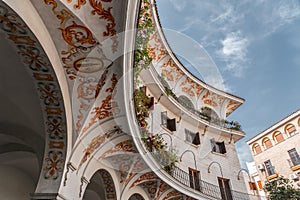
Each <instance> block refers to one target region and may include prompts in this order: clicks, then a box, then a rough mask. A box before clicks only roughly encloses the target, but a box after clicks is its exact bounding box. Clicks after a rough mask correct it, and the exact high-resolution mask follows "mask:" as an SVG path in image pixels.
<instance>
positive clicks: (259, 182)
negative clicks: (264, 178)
mask: <svg viewBox="0 0 300 200" xmlns="http://www.w3.org/2000/svg"><path fill="white" fill-rule="evenodd" d="M257 185H258V188H259V189H260V190H262V189H263V188H264V187H263V186H262V183H261V181H257Z"/></svg>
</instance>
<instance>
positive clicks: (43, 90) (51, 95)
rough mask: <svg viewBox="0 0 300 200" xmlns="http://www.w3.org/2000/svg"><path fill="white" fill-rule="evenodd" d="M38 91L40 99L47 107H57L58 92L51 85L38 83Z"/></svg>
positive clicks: (58, 100)
mask: <svg viewBox="0 0 300 200" xmlns="http://www.w3.org/2000/svg"><path fill="white" fill-rule="evenodd" d="M38 87H39V88H38V90H39V92H40V99H42V100H44V104H45V105H47V106H58V105H59V103H60V100H61V98H60V95H59V91H58V90H57V89H56V85H54V84H53V83H42V82H39V83H38Z"/></svg>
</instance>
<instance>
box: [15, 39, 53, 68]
mask: <svg viewBox="0 0 300 200" xmlns="http://www.w3.org/2000/svg"><path fill="white" fill-rule="evenodd" d="M17 47H18V49H19V52H18V53H19V54H20V55H21V56H22V58H23V63H24V64H26V65H28V66H29V67H30V69H32V70H34V71H41V72H49V63H48V62H47V61H46V58H45V55H42V54H41V52H40V50H39V49H38V48H36V47H34V46H23V45H18V46H17Z"/></svg>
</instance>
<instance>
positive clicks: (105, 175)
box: [83, 169, 118, 200]
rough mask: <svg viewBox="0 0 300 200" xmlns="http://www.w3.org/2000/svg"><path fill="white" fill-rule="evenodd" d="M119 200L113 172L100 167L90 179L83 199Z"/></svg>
mask: <svg viewBox="0 0 300 200" xmlns="http://www.w3.org/2000/svg"><path fill="white" fill-rule="evenodd" d="M109 199H111V200H117V199H118V198H117V192H116V187H115V183H114V181H113V179H112V176H111V174H110V173H109V172H108V171H107V170H105V169H100V170H98V171H97V172H96V173H94V175H93V176H92V178H91V179H90V181H89V184H88V185H87V187H86V190H85V193H84V195H83V200H109Z"/></svg>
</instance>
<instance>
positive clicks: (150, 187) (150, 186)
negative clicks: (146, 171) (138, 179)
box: [140, 181, 158, 199]
mask: <svg viewBox="0 0 300 200" xmlns="http://www.w3.org/2000/svg"><path fill="white" fill-rule="evenodd" d="M157 185H158V184H157V181H147V182H144V183H142V184H140V186H141V187H142V188H143V189H144V190H145V191H146V192H147V193H148V195H149V196H150V197H151V199H154V198H155V194H156V191H157Z"/></svg>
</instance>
